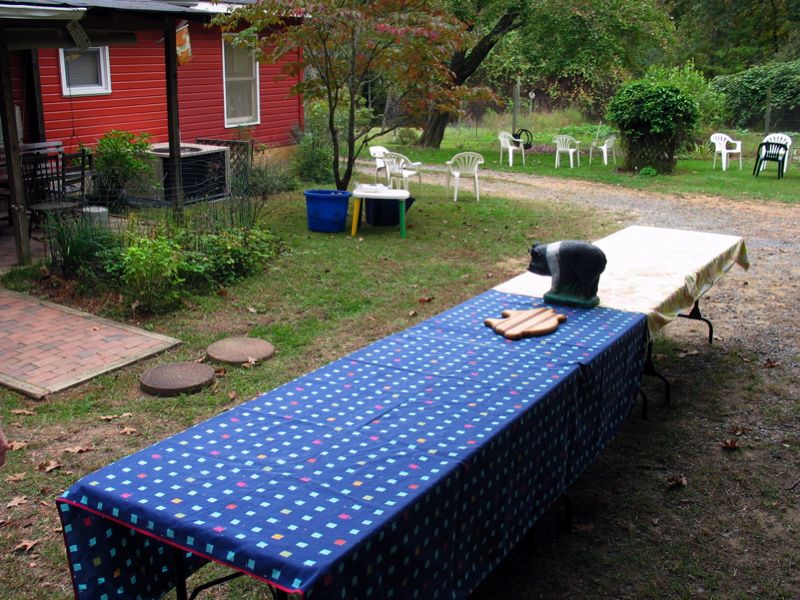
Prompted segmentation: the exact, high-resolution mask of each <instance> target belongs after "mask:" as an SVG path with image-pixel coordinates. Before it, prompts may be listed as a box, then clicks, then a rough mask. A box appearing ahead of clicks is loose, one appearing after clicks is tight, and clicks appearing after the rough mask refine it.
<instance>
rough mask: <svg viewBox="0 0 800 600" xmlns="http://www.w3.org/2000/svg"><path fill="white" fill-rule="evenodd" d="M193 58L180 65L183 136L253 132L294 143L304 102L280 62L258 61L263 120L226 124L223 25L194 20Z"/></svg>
mask: <svg viewBox="0 0 800 600" xmlns="http://www.w3.org/2000/svg"><path fill="white" fill-rule="evenodd" d="M189 34H190V38H191V41H192V60H190V61H189V62H188V63H186V64H185V65H182V66H180V67H178V91H179V95H180V100H179V103H180V121H181V137H182V138H183V139H184V140H185V141H194V140H195V138H198V137H204V138H220V139H240V138H243V137H244V138H250V137H252V138H253V139H255V140H256V141H258V142H261V143H264V144H269V145H271V146H286V145H288V144H291V143H293V140H292V137H291V130H292V127H293V126H295V125H299V124H301V119H302V105H301V103H300V100H299V98H298V97H297V96H290V95H289V90H290V88H291V87H292V85H294V84H295V83H297V81H296V80H289V79H287V78H286V77H285V75H283V73H282V72H281V65H280V64H276V65H270V64H261V65H259V83H260V92H261V94H260V95H261V123H260V124H259V125H252V126H245V127H225V104H224V92H223V81H222V40H221V37H220V32H219V30H218V29H206V28H203V27H200V26H195V25H191V26H190V28H189Z"/></svg>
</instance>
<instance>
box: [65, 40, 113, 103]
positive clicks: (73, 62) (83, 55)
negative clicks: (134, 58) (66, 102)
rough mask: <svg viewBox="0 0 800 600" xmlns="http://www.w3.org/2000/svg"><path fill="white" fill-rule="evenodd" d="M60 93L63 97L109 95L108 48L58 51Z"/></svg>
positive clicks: (109, 70) (109, 68) (97, 47)
mask: <svg viewBox="0 0 800 600" xmlns="http://www.w3.org/2000/svg"><path fill="white" fill-rule="evenodd" d="M59 60H60V62H61V91H62V92H63V94H64V95H65V96H97V95H100V94H110V93H111V63H110V62H109V60H108V46H96V47H91V48H87V49H86V50H84V51H81V50H80V49H79V48H66V49H61V50H59Z"/></svg>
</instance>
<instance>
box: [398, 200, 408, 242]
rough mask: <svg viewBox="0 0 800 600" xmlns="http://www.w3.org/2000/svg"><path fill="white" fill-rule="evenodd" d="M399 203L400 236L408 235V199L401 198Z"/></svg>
mask: <svg viewBox="0 0 800 600" xmlns="http://www.w3.org/2000/svg"><path fill="white" fill-rule="evenodd" d="M397 205H398V206H399V207H400V237H401V238H403V239H405V237H406V201H405V200H400V201H398V203H397Z"/></svg>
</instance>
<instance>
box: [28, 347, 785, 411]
mask: <svg viewBox="0 0 800 600" xmlns="http://www.w3.org/2000/svg"><path fill="white" fill-rule="evenodd" d="M780 366H781V363H779V362H778V361H777V360H772V359H771V358H768V359H767V360H765V361H764V368H765V369H774V368H775V367H780ZM12 412H13V411H12Z"/></svg>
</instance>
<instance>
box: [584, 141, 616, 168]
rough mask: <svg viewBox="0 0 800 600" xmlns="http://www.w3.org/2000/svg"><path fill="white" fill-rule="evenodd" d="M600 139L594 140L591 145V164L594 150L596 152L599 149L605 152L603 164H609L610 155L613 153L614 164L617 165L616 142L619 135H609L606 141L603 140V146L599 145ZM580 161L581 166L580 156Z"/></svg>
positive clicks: (590, 163) (590, 164)
mask: <svg viewBox="0 0 800 600" xmlns="http://www.w3.org/2000/svg"><path fill="white" fill-rule="evenodd" d="M599 141H600V140H594V141H593V142H592V145H591V146H589V166H590V167H591V166H592V152H594V151H595V150H596V151H598V152H602V153H603V164H604V165H607V164H608V155H609V154H611V157H612V158H613V159H614V164H615V165H616V164H617V152H616V150H614V142H616V141H617V136H615V135H610V136H608V137H607V138H606V139H605V141H604V142H603V145H602V146H599V145H598V143H599ZM578 161H579V162H578V166H580V164H581V163H580V157H578Z"/></svg>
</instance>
